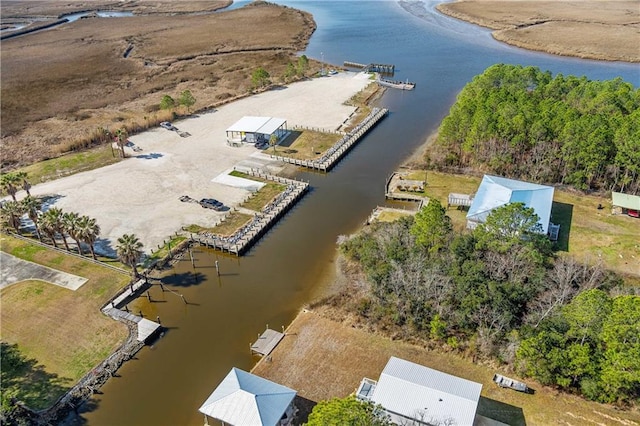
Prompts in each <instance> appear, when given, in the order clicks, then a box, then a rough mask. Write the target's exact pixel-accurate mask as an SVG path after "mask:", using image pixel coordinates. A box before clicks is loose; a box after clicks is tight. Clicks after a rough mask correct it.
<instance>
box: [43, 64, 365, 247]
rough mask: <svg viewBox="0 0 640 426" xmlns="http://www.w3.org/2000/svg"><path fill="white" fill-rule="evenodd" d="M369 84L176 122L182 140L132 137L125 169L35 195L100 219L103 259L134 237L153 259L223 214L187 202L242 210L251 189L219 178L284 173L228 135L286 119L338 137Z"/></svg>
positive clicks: (337, 81) (326, 87) (317, 84)
mask: <svg viewBox="0 0 640 426" xmlns="http://www.w3.org/2000/svg"><path fill="white" fill-rule="evenodd" d="M370 83H371V82H370V80H369V76H368V74H362V73H360V74H354V73H346V72H345V73H339V74H337V75H332V76H330V77H323V78H317V79H313V80H308V81H302V82H297V83H292V84H290V85H288V86H286V87H282V88H280V89H279V90H271V91H267V92H263V93H260V94H257V95H253V96H250V97H246V98H244V99H241V100H238V101H236V102H232V103H229V104H226V105H224V106H222V107H220V108H218V109H216V110H215V111H211V112H208V113H203V114H199V115H197V116H193V117H190V118H188V119H184V120H178V121H175V122H174V125H175V126H177V127H178V129H179V131H180V132H176V131H170V130H166V129H163V128H160V127H156V128H154V129H152V130H149V131H146V132H143V133H140V134H137V135H135V136H131V137H130V138H129V139H130V140H131V142H132V143H133V146H131V147H127V148H125V152H126V154H127V156H128V157H129V158H127V159H125V160H124V161H120V162H118V163H116V164H112V165H109V166H106V167H101V168H99V169H95V170H90V171H87V172H83V173H78V174H75V175H71V176H67V177H65V178H61V179H57V180H54V181H49V182H45V183H41V184H38V185H35V186H34V187H33V188H32V189H31V194H32V195H34V196H43V197H44V196H48V197H50V199H51V200H52V203H53V205H55V206H56V207H59V208H61V209H63V210H64V211H76V212H78V213H80V214H82V215H88V216H90V217H94V218H96V220H97V222H98V224H99V225H100V229H101V238H100V239H99V240H98V242H97V244H96V248H97V250H98V251H99V252H101V253H104V254H111V255H113V254H114V247H115V245H114V243H115V240H116V239H117V238H118V237H120V236H122V235H123V234H125V233H134V234H136V235H137V236H138V237H139V238H140V240H141V241H142V242H143V244H144V250H145V251H146V252H149V251H150V250H151V249H153V248H155V247H156V246H157V245H158V244H162V242H163V241H164V239H165V238H167V237H168V236H170V235H172V234H173V233H174V232H176V231H179V230H180V228H181V227H182V226H187V225H191V224H197V225H200V226H204V227H211V226H214V225H215V224H216V223H217V222H219V221H220V220H221V219H222V217H223V215H224V214H225V212H216V211H213V210H210V209H203V208H201V207H200V206H199V205H198V204H194V203H187V202H180V200H179V198H180V197H181V196H183V195H188V196H190V197H192V198H195V199H196V200H200V199H201V198H215V199H217V200H220V201H222V202H223V203H224V204H225V205H226V206H228V207H231V208H233V207H237V206H238V205H239V204H240V203H242V202H243V201H244V199H245V198H246V197H247V196H248V195H249V193H250V192H249V189H247V188H244V187H242V186H231V185H229V184H227V183H225V181H224V179H221V178H220V177H221V176H224V175H226V174H227V173H229V172H230V171H231V170H232V169H233V167H234V166H242V167H249V168H251V167H253V168H260V169H263V170H264V171H267V172H271V173H278V172H279V171H280V170H281V169H282V168H283V167H284V163H282V162H279V161H276V160H272V159H271V158H270V157H269V156H268V155H265V154H264V153H263V151H260V150H258V149H256V148H255V147H254V146H253V145H250V144H248V145H245V146H243V147H231V146H229V145H228V144H227V143H226V133H225V131H226V129H227V128H228V127H230V126H231V125H232V124H234V123H235V122H236V121H238V120H239V119H240V118H242V117H243V116H247V115H253V116H270V117H281V118H284V119H285V120H287V127H288V128H292V127H293V126H296V125H298V126H305V127H315V128H323V129H336V128H337V127H338V126H340V125H341V124H342V122H343V121H344V120H345V119H347V118H348V117H349V116H351V115H352V114H353V112H354V111H355V109H356V107H353V106H347V105H344V102H345V101H347V100H349V98H351V97H352V96H353V95H354V94H356V93H357V92H359V91H361V90H362V89H364V88H365V87H366V86H368V85H369V84H370ZM318 111H322V113H321V114H320V113H318ZM180 133H183V134H184V135H185V136H186V135H189V136H186V137H181V136H180ZM134 148H136V149H137V150H138V151H134ZM249 183H251V181H249Z"/></svg>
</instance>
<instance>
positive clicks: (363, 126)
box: [271, 108, 389, 173]
mask: <svg viewBox="0 0 640 426" xmlns="http://www.w3.org/2000/svg"><path fill="white" fill-rule="evenodd" d="M388 113H389V110H388V109H386V108H373V109H372V110H371V113H370V114H369V115H368V116H367V117H366V118H365V119H364V120H363V121H362V123H360V124H359V125H358V127H356V128H355V129H353V130H352V131H351V132H349V133H347V134H345V135H344V136H343V137H342V139H340V140H339V141H338V142H336V143H335V144H333V146H332V147H331V148H329V149H328V150H327V152H325V154H324V155H323V156H322V157H320V158H318V159H316V160H299V159H296V158H290V157H282V156H279V155H271V158H273V159H276V160H280V161H283V162H285V163H289V164H294V165H296V166H302V167H306V168H309V169H312V170H318V171H321V172H325V173H326V172H328V171H329V170H331V168H332V167H333V166H334V165H335V164H336V163H337V162H338V161H340V159H341V158H342V157H344V156H345V155H346V154H347V152H349V151H350V150H351V148H353V146H354V145H355V144H356V143H357V142H358V141H359V140H360V138H362V136H364V135H365V134H366V133H367V132H368V131H369V130H371V128H372V127H373V126H375V125H376V124H378V122H379V121H380V120H382V119H383V118H384V117H386V116H387V114H388Z"/></svg>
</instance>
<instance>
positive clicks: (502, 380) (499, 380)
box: [493, 374, 529, 393]
mask: <svg viewBox="0 0 640 426" xmlns="http://www.w3.org/2000/svg"><path fill="white" fill-rule="evenodd" d="M493 381H494V382H495V384H497V385H498V386H500V387H501V388H509V389H513V390H517V391H519V392H525V393H527V392H528V391H529V388H528V387H527V384H526V383H523V382H519V381H518V380H514V379H511V378H509V377H505V376H503V375H501V374H494V375H493Z"/></svg>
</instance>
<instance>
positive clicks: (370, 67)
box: [344, 61, 396, 75]
mask: <svg viewBox="0 0 640 426" xmlns="http://www.w3.org/2000/svg"><path fill="white" fill-rule="evenodd" d="M344 66H345V67H349V68H358V69H360V71H362V72H379V73H381V74H389V75H393V73H394V72H395V69H396V66H395V65H393V64H374V63H371V64H360V63H358V62H351V61H344Z"/></svg>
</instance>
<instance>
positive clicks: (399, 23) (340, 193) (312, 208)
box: [66, 0, 640, 425]
mask: <svg viewBox="0 0 640 426" xmlns="http://www.w3.org/2000/svg"><path fill="white" fill-rule="evenodd" d="M276 2H277V3H279V4H285V5H287V6H291V7H296V8H299V9H304V10H307V11H309V12H311V13H312V14H313V16H314V18H315V20H316V22H317V25H318V29H317V31H316V32H315V34H314V35H313V37H312V39H311V42H310V44H309V46H308V48H307V50H306V52H305V54H307V55H308V56H311V57H314V58H318V59H319V58H321V57H322V58H324V60H325V61H327V62H330V63H334V64H342V62H343V61H345V60H350V61H355V62H362V63H369V62H381V63H393V64H395V65H396V76H395V77H396V78H397V79H400V80H405V79H409V80H410V81H415V82H416V83H417V86H416V89H415V90H414V91H412V92H403V91H394V90H388V91H387V93H386V94H385V95H384V96H383V98H382V99H380V100H379V102H378V104H379V106H381V107H385V108H388V109H389V110H390V113H389V117H387V118H386V119H385V120H383V121H381V122H380V124H379V125H378V126H377V127H376V128H375V129H374V130H373V131H372V132H371V133H369V134H368V135H367V136H365V137H364V138H363V140H362V141H361V142H360V143H359V145H358V146H356V147H355V148H354V149H353V150H352V151H351V152H350V153H349V154H348V155H347V156H346V157H345V158H344V159H343V160H342V161H341V162H340V163H339V164H338V165H337V166H336V167H335V168H334V169H333V170H332V171H331V172H330V173H328V174H316V173H310V172H305V171H300V172H298V173H297V175H296V176H294V177H295V178H297V179H302V180H308V181H309V182H310V185H311V190H310V192H309V193H308V194H307V195H306V196H305V197H304V198H303V199H302V201H301V202H300V203H299V204H298V205H297V206H296V207H295V208H294V209H293V210H292V211H290V212H289V213H288V214H287V215H286V216H285V217H284V219H283V220H281V221H280V222H279V223H278V224H277V225H276V226H275V227H274V228H273V229H272V230H271V231H269V233H267V234H266V235H265V236H264V237H263V239H262V240H261V241H260V242H259V243H258V244H257V245H256V246H255V247H254V248H252V249H251V250H250V251H249V252H248V253H247V255H246V256H244V257H241V258H235V257H227V256H223V255H221V254H220V253H216V252H214V251H209V250H205V249H197V250H195V251H194V256H195V258H196V268H195V272H197V273H198V279H197V280H194V275H193V271H194V269H192V267H191V263H190V261H189V260H188V256H187V257H186V259H185V260H184V261H181V262H178V264H177V265H176V266H175V268H174V269H172V270H171V271H170V272H169V273H168V274H167V276H166V277H165V278H164V282H165V284H167V285H169V286H170V288H171V289H172V290H173V291H175V292H176V293H178V294H182V295H184V297H185V299H186V300H187V301H188V302H189V303H188V304H184V303H183V302H182V300H181V298H180V297H177V296H176V294H174V293H171V292H164V293H163V292H162V291H161V289H160V288H159V287H154V288H153V289H152V290H151V295H152V299H153V300H154V301H153V302H151V303H149V302H148V301H147V300H146V299H144V300H139V301H138V302H136V303H137V305H136V308H135V311H137V310H138V309H141V310H142V311H143V312H144V314H145V316H146V317H148V318H155V317H156V316H160V318H161V319H162V324H163V325H164V326H166V327H167V332H166V333H165V335H164V336H163V337H162V338H160V339H159V340H158V341H157V342H156V343H155V345H154V346H152V347H147V348H144V349H143V350H142V351H141V352H139V353H138V355H137V357H136V359H134V360H132V361H130V362H128V363H127V364H125V365H124V366H123V368H121V369H120V370H119V376H118V377H116V378H113V379H111V380H110V381H109V382H108V383H107V384H106V385H105V386H104V387H103V388H102V393H101V394H100V395H96V397H95V399H93V400H92V401H90V402H89V403H87V404H85V405H84V406H83V407H82V409H81V410H80V414H79V415H77V416H76V415H73V416H71V417H70V418H69V419H68V420H67V422H66V423H67V424H70V425H71V424H73V425H75V424H89V425H201V424H202V421H203V419H202V416H201V415H200V414H199V413H198V411H197V410H198V407H199V406H200V404H201V403H202V402H203V401H204V400H205V399H206V397H207V396H208V395H209V393H210V392H211V391H212V390H213V389H214V388H215V387H216V386H217V384H218V383H219V382H220V381H221V379H222V378H223V377H224V376H225V375H226V374H227V372H228V371H229V369H230V368H231V367H233V366H236V367H239V368H242V369H245V370H248V369H250V368H251V367H252V366H253V365H254V364H255V362H256V360H257V358H254V357H252V356H251V355H250V352H249V344H250V342H252V341H253V340H255V338H256V336H257V333H259V332H261V331H262V330H263V329H264V327H265V325H266V324H269V326H270V327H271V328H274V329H280V327H281V326H282V325H287V324H288V323H289V322H291V320H292V319H293V318H294V317H295V315H296V313H297V312H298V311H299V310H300V308H301V307H302V306H303V305H304V304H305V303H308V302H309V301H310V300H312V299H313V298H314V297H317V296H318V295H320V294H322V293H323V292H324V291H326V289H327V288H328V287H329V286H330V285H331V282H332V279H333V277H334V260H335V251H336V240H337V239H338V236H339V235H341V234H348V233H352V232H354V231H356V230H357V229H358V228H359V227H360V225H361V224H362V223H363V222H364V220H365V219H366V217H367V216H368V214H369V213H370V212H371V210H372V209H373V208H375V207H376V205H381V204H384V203H385V200H384V191H383V188H384V183H385V179H386V177H387V176H388V175H389V174H390V173H391V172H392V171H393V170H394V169H396V168H397V167H398V166H399V165H400V164H401V163H402V162H403V161H404V160H405V159H406V158H407V157H408V156H410V155H411V154H412V153H413V152H414V151H415V150H416V149H417V148H418V147H419V146H420V145H421V144H422V143H423V141H424V140H425V138H426V137H427V135H429V134H430V133H432V132H433V131H435V130H436V129H437V126H438V124H439V123H440V121H441V120H442V118H443V117H444V116H445V114H446V113H447V111H448V109H449V107H450V106H451V104H452V103H453V102H454V100H455V97H456V94H457V93H458V91H459V90H460V89H461V88H462V87H463V86H464V84H465V83H466V82H467V81H469V80H470V79H471V78H472V77H473V76H474V75H476V74H479V73H481V72H482V71H483V70H484V69H485V68H486V67H488V66H490V65H492V64H494V63H499V62H505V63H516V64H523V65H533V66H537V67H540V68H541V69H544V70H551V71H552V72H553V73H563V74H576V75H586V76H587V77H589V78H591V79H608V78H613V77H617V76H621V77H622V78H623V79H625V80H626V81H630V82H631V83H633V84H634V85H635V86H636V87H638V86H640V68H639V67H638V65H631V64H625V63H602V62H595V61H585V60H578V59H568V58H560V57H555V56H551V55H546V54H540V53H532V52H526V51H524V50H521V49H517V48H512V47H509V46H506V45H503V44H499V43H497V42H495V41H494V40H493V39H492V38H491V36H490V34H489V32H488V31H487V30H484V29H481V28H479V27H476V26H473V25H469V24H465V23H462V22H459V21H456V20H453V19H451V18H447V17H444V16H441V15H439V14H437V12H434V11H433V7H434V5H435V3H431V2H427V3H425V4H424V6H423V7H422V8H419V9H420V10H421V12H420V13H421V14H422V15H423V16H422V17H418V16H415V15H412V14H410V13H408V12H407V11H406V10H405V9H403V8H402V7H401V6H400V5H399V4H398V3H396V2H392V1H357V2H355V1H350V0H334V1H331V0H327V1H320V0H313V1H303V2H295V1H276ZM244 3H246V2H240V3H239V4H236V5H235V6H234V7H239V6H242V4H244ZM414 7H415V5H414ZM318 113H319V114H322V111H318ZM216 260H217V261H218V262H219V265H220V272H221V276H220V277H218V276H217V275H216V270H215V266H214V265H215V261H216ZM321 373H322V372H319V374H321ZM355 385H356V384H354V386H355Z"/></svg>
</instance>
